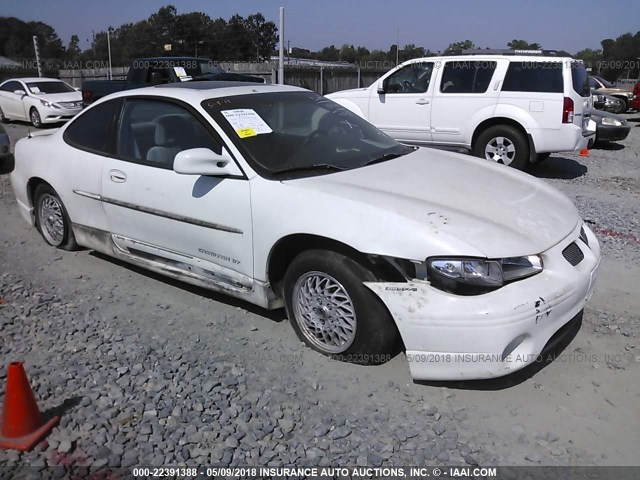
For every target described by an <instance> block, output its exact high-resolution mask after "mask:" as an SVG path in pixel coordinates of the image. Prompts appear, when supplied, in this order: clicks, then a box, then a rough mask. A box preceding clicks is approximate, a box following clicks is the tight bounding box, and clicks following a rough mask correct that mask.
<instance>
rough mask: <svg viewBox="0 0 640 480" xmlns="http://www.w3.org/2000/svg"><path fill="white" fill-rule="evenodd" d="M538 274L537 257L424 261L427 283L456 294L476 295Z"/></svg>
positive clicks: (539, 265)
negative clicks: (425, 262) (425, 263)
mask: <svg viewBox="0 0 640 480" xmlns="http://www.w3.org/2000/svg"><path fill="white" fill-rule="evenodd" d="M541 271H542V259H541V258H540V257H539V256H538V255H530V256H526V257H513V258H502V259H496V260H489V259H483V258H430V259H427V280H428V281H429V282H430V283H431V285H433V286H434V287H436V288H439V289H440V290H444V291H447V292H451V293H455V294H459V295H480V294H482V293H487V292H489V291H491V290H495V289H497V288H500V287H502V286H503V285H505V284H506V283H509V282H512V281H515V280H520V279H523V278H526V277H530V276H532V275H535V274H537V273H540V272H541Z"/></svg>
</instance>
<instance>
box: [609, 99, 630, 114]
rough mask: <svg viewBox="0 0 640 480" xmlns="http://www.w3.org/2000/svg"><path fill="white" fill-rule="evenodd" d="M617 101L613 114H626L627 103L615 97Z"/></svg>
mask: <svg viewBox="0 0 640 480" xmlns="http://www.w3.org/2000/svg"><path fill="white" fill-rule="evenodd" d="M615 98H616V99H617V100H618V105H619V107H618V108H616V109H615V110H614V111H613V113H617V114H621V113H624V112H626V111H627V110H629V104H628V103H627V100H626V99H624V98H622V97H615Z"/></svg>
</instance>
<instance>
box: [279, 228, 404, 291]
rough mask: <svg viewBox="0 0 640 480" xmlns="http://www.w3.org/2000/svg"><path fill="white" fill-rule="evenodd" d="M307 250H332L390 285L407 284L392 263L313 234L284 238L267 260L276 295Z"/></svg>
mask: <svg viewBox="0 0 640 480" xmlns="http://www.w3.org/2000/svg"><path fill="white" fill-rule="evenodd" d="M307 250H330V251H332V252H337V253H341V254H342V255H345V256H347V257H349V258H352V259H354V260H355V261H357V262H358V263H360V264H361V265H363V266H364V267H366V268H368V269H369V270H371V271H372V272H373V273H374V274H375V275H376V276H377V277H378V278H380V279H383V280H386V281H394V282H405V281H406V278H405V277H404V276H403V275H402V274H401V273H400V272H399V271H398V268H397V267H395V266H393V265H392V264H391V263H390V262H389V261H387V260H386V259H384V258H383V257H380V256H375V257H374V256H371V255H366V254H364V253H362V252H359V251H358V250H356V249H354V248H352V247H350V246H349V245H346V244H344V243H342V242H339V241H337V240H333V239H331V238H326V237H321V236H319V235H311V234H294V235H289V236H287V237H284V238H281V239H280V240H278V241H277V242H276V244H275V245H274V246H273V248H272V249H271V252H270V253H269V259H268V260H267V279H268V280H269V282H270V283H271V288H272V289H273V291H274V292H277V293H278V292H280V290H281V288H282V281H283V279H284V275H285V273H286V271H287V268H288V267H289V265H290V264H291V262H292V261H293V259H294V258H296V257H297V256H298V255H299V254H301V253H302V252H304V251H307Z"/></svg>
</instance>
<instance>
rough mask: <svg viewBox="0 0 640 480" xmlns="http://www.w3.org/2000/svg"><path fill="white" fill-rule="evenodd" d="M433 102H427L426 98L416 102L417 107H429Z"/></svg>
mask: <svg viewBox="0 0 640 480" xmlns="http://www.w3.org/2000/svg"><path fill="white" fill-rule="evenodd" d="M430 103H431V102H430V101H429V100H425V99H424V98H421V99H419V100H418V101H417V102H416V105H429V104H430Z"/></svg>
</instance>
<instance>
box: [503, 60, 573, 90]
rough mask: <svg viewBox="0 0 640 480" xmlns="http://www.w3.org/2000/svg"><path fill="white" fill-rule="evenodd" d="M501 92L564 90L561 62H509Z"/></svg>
mask: <svg viewBox="0 0 640 480" xmlns="http://www.w3.org/2000/svg"><path fill="white" fill-rule="evenodd" d="M502 91H503V92H542V93H562V92H564V81H563V78H562V63H561V62H511V63H510V64H509V68H508V69H507V74H506V75H505V77H504V83H503V85H502Z"/></svg>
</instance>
